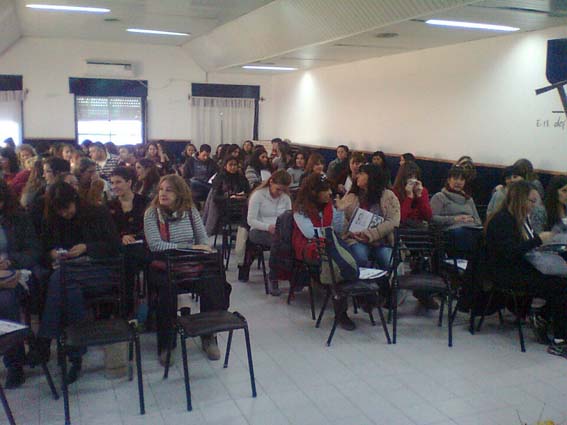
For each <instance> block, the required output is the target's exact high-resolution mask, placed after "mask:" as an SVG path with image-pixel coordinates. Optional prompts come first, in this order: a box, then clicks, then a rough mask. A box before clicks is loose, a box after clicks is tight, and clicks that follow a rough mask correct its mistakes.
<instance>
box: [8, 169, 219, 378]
mask: <svg viewBox="0 0 567 425" xmlns="http://www.w3.org/2000/svg"><path fill="white" fill-rule="evenodd" d="M63 176H64V175H60V176H58V178H57V179H56V180H57V181H55V182H54V183H53V184H51V185H49V187H48V189H47V192H46V195H45V200H44V201H45V204H44V205H45V209H44V214H43V217H42V223H41V232H40V234H39V237H38V235H37V234H36V232H35V230H34V227H33V223H32V220H31V219H30V217H29V215H28V214H27V213H26V212H25V211H24V210H23V209H22V208H21V207H20V206H19V205H18V202H17V199H16V197H15V196H14V194H13V191H12V190H10V188H9V187H8V185H7V184H6V183H5V182H4V181H3V180H0V200H1V204H0V208H1V217H2V227H1V232H0V235H1V236H2V237H0V251H1V252H2V253H3V254H2V255H3V256H2V258H3V259H2V262H1V263H0V268H1V269H2V270H6V271H11V270H12V271H15V270H18V271H19V270H30V271H31V272H32V277H31V279H30V281H29V282H28V283H29V284H28V285H27V286H28V287H29V291H30V295H31V297H32V298H33V299H36V300H39V303H38V304H40V306H41V308H40V325H39V331H38V338H37V341H36V344H35V345H34V347H33V351H32V352H30V353H28V355H27V360H28V361H29V362H30V363H32V364H38V363H41V362H42V361H44V360H47V359H48V357H49V351H50V343H51V340H52V339H53V338H56V337H57V336H58V333H59V331H60V329H61V325H62V322H61V321H62V317H64V320H65V321H66V322H67V324H69V323H71V322H76V321H80V320H84V319H85V318H86V317H87V313H88V312H87V310H86V308H85V303H84V299H83V294H82V292H81V289H80V288H79V287H78V286H77V285H73V276H72V275H71V276H67V277H66V281H67V282H68V283H67V300H66V305H67V310H66V311H65V312H62V311H61V305H62V304H61V302H60V296H61V289H60V280H61V276H60V270H61V269H60V268H59V267H58V264H59V262H60V261H65V260H70V259H75V258H79V257H83V256H84V257H90V258H109V257H115V256H116V255H118V254H120V253H122V254H123V255H124V257H125V263H126V280H127V286H128V287H127V294H128V298H129V299H128V303H129V309H130V310H133V307H134V280H135V275H136V274H137V273H138V272H139V270H140V269H142V268H143V267H144V266H149V277H148V283H149V286H150V288H151V289H152V290H151V292H152V293H153V294H155V298H156V304H157V306H156V311H155V317H156V322H157V323H156V326H157V341H158V353H159V355H160V361H162V362H163V361H164V360H165V350H166V348H167V344H168V342H169V338H170V335H171V332H170V329H169V326H170V323H171V320H169V318H168V317H167V314H166V313H167V312H169V311H171V309H170V308H169V304H168V303H170V302H174V300H169V299H168V297H167V291H166V289H165V286H166V285H165V281H166V273H165V272H164V271H163V270H162V269H160V268H157V269H154V268H152V263H151V262H152V260H153V259H156V258H161V254H160V253H164V252H166V251H170V250H176V249H183V248H196V249H199V248H202V249H206V248H208V237H207V235H206V231H205V228H204V225H203V222H202V220H201V216H200V214H199V212H198V210H197V209H196V208H195V205H194V203H193V201H192V197H191V192H190V189H189V187H188V186H187V184H186V183H185V181H184V180H183V178H181V177H180V176H177V175H174V174H171V175H166V176H164V177H162V178H161V180H160V182H159V185H158V193H157V194H156V196H155V197H154V198H153V199H152V200H151V201H150V203H149V204H148V200H147V199H146V198H142V197H141V196H140V195H138V194H136V193H134V192H133V191H132V184H133V181H134V177H133V171H132V169H130V168H126V167H118V168H116V169H115V170H114V172H113V173H112V175H111V177H110V180H111V184H112V188H113V191H114V193H115V194H116V198H115V199H114V200H111V201H110V202H108V203H107V204H106V206H99V205H94V204H89V203H88V202H87V200H86V199H85V198H82V197H81V195H80V193H79V191H78V190H77V189H78V186H76V185H75V186H74V185H73V184H69V183H66V182H65V181H64V180H63V179H62V177H63ZM68 176H72V175H67V176H66V177H68ZM141 240H144V241H145V246H144V245H143V244H140V243H137V242H140V241H141ZM146 247H147V248H146ZM147 250H149V252H150V253H151V255H148V251H147ZM10 276H11V275H10ZM10 276H8V275H7V276H5V279H3V280H2V283H1V284H2V289H1V290H0V317H2V318H6V319H9V320H16V321H18V320H19V319H20V311H19V309H18V304H19V303H18V302H17V299H18V298H19V297H20V296H21V295H22V294H21V291H22V288H21V286H20V285H19V284H18V278H10ZM220 284H221V283H220V282H217V283H216V284H215V285H220ZM215 285H207V287H206V289H205V290H203V291H201V293H200V303H201V310H202V311H211V310H217V309H221V308H223V306H224V305H225V300H224V298H223V297H224V295H223V294H224V289H223V288H220V289H221V290H219V288H216V287H215ZM63 313H64V315H63ZM203 349H204V350H205V351H206V352H207V354H208V356H209V358H211V359H218V358H219V357H220V353H219V350H218V345H217V342H216V337H215V336H214V335H210V336H207V337H205V338H203ZM83 353H84V350H76V351H71V352H69V359H70V362H71V369H70V371H69V382H73V381H75V380H76V379H77V378H78V376H79V373H80V370H81V367H82V354H83ZM4 361H5V365H6V367H7V370H8V374H7V382H6V387H7V388H14V387H17V386H19V385H21V384H22V383H23V382H24V374H23V365H24V362H25V361H26V357H25V353H24V348H23V346H19V347H17V349H15V350H14V351H13V352H11V353H8V355H6V356H5V357H4Z"/></svg>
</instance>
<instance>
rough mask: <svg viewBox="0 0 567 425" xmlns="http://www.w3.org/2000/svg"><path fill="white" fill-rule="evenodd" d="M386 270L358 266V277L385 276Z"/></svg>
mask: <svg viewBox="0 0 567 425" xmlns="http://www.w3.org/2000/svg"><path fill="white" fill-rule="evenodd" d="M387 273H388V272H387V271H385V270H380V269H370V268H367V267H360V268H359V269H358V278H359V279H360V280H370V279H378V278H380V277H382V276H385V275H386V274H387Z"/></svg>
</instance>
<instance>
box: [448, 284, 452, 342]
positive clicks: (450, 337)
mask: <svg viewBox="0 0 567 425" xmlns="http://www.w3.org/2000/svg"><path fill="white" fill-rule="evenodd" d="M447 302H448V304H447V321H448V322H449V323H447V327H448V334H449V336H448V338H449V342H448V344H449V347H452V346H453V314H452V310H453V295H452V293H451V292H449V296H448V300H447Z"/></svg>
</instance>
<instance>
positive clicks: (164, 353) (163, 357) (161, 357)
mask: <svg viewBox="0 0 567 425" xmlns="http://www.w3.org/2000/svg"><path fill="white" fill-rule="evenodd" d="M166 361H167V350H163V351H162V352H161V353H159V364H160V365H162V366H163V367H165V363H166ZM174 364H175V356H174V355H173V350H172V351H171V357H170V358H169V367H171V366H173V365H174Z"/></svg>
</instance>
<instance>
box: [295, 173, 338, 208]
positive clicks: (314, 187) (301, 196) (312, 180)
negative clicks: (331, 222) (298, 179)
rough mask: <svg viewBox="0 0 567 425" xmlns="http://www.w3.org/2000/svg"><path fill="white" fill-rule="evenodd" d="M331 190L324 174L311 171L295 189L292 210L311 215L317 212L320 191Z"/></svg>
mask: <svg viewBox="0 0 567 425" xmlns="http://www.w3.org/2000/svg"><path fill="white" fill-rule="evenodd" d="M326 190H331V184H330V183H329V181H328V180H327V177H325V175H324V174H314V173H311V174H310V175H309V176H308V177H307V178H306V179H305V180H304V181H303V184H302V185H301V186H300V188H299V190H298V191H297V195H296V199H295V202H294V204H293V211H294V212H298V213H301V214H303V215H306V216H307V217H311V216H312V215H316V214H317V213H318V208H317V198H318V195H319V193H320V192H324V191H326Z"/></svg>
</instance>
